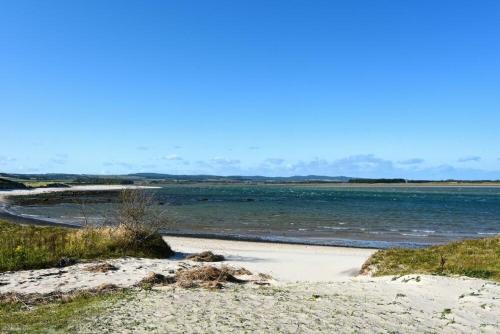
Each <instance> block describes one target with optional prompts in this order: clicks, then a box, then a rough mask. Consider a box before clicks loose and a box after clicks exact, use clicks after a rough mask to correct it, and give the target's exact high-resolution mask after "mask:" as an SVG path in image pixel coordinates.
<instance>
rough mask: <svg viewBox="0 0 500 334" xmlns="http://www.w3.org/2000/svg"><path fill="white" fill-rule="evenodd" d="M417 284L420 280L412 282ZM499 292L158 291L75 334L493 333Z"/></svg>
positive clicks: (449, 287)
mask: <svg viewBox="0 0 500 334" xmlns="http://www.w3.org/2000/svg"><path fill="white" fill-rule="evenodd" d="M417 277H418V278H417ZM499 296H500V286H499V285H497V284H495V283H492V282H486V281H482V280H475V279H465V278H446V277H434V276H416V275H411V276H404V277H400V278H398V279H395V280H393V279H392V278H391V277H384V278H376V279H371V278H367V277H363V278H358V279H348V280H345V281H341V282H333V283H294V284H286V285H282V286H271V287H257V286H255V285H243V286H235V285H232V286H229V287H227V288H226V289H224V290H221V291H209V290H205V289H194V290H184V289H179V288H173V287H162V288H158V289H154V290H152V291H140V292H137V294H135V295H134V296H132V298H130V299H127V300H120V301H118V302H116V303H109V304H108V305H106V307H105V311H104V312H102V313H101V314H99V315H94V316H91V317H89V318H87V319H85V320H84V321H81V322H79V323H77V324H75V325H74V326H73V329H74V330H75V331H77V332H79V333H498V331H499V328H500V323H499V319H500V317H499V316H500V314H499V309H500V300H499Z"/></svg>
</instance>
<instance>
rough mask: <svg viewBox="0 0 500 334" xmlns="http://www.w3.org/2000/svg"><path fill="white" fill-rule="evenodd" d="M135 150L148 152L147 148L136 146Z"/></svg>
mask: <svg viewBox="0 0 500 334" xmlns="http://www.w3.org/2000/svg"><path fill="white" fill-rule="evenodd" d="M136 149H137V150H139V151H147V150H149V147H148V146H137V147H136Z"/></svg>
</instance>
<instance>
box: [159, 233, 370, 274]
mask: <svg viewBox="0 0 500 334" xmlns="http://www.w3.org/2000/svg"><path fill="white" fill-rule="evenodd" d="M165 240H166V241H167V242H168V243H169V245H170V246H171V247H172V249H174V250H175V251H179V252H183V253H198V252H201V251H205V250H211V251H213V252H215V253H217V254H222V255H224V256H225V257H226V259H227V261H225V263H227V264H228V265H231V266H235V267H245V268H247V269H249V270H250V271H258V272H262V273H266V274H270V275H271V276H273V278H275V279H277V280H278V281H281V282H294V281H310V282H328V281H335V280H341V279H345V278H348V277H352V276H355V275H357V274H358V272H359V269H360V268H361V266H362V265H363V263H364V262H365V261H366V260H367V259H368V258H369V257H370V255H371V254H373V253H374V252H375V251H376V250H374V249H363V248H348V247H325V246H306V245H291V244H276V243H266V242H246V241H231V240H214V239H199V238H185V237H170V236H168V237H165Z"/></svg>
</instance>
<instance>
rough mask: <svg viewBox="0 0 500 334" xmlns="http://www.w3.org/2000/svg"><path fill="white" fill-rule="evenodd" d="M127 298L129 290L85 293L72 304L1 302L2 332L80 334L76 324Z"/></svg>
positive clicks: (59, 302)
mask: <svg viewBox="0 0 500 334" xmlns="http://www.w3.org/2000/svg"><path fill="white" fill-rule="evenodd" d="M127 295H128V292H125V291H123V292H116V293H112V294H109V293H108V294H103V295H87V294H81V295H79V296H76V297H75V298H73V299H71V300H69V301H57V302H51V303H48V304H41V305H36V306H29V307H27V306H25V305H24V304H21V303H1V302H0V333H47V332H50V333H54V332H60V333H69V332H75V333H76V332H77V330H76V329H75V328H74V324H76V323H78V322H79V321H81V320H82V319H84V318H85V317H89V316H92V315H93V314H97V313H98V312H100V311H102V310H104V309H105V308H107V307H108V306H109V305H110V303H112V302H114V301H116V300H118V299H120V298H126V297H127Z"/></svg>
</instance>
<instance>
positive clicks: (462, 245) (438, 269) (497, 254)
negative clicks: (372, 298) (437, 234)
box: [362, 236, 500, 281]
mask: <svg viewBox="0 0 500 334" xmlns="http://www.w3.org/2000/svg"><path fill="white" fill-rule="evenodd" d="M362 272H371V273H372V274H373V275H374V276H383V275H406V274H415V273H419V274H435V275H461V276H468V277H476V278H483V279H490V280H495V281H500V236H496V237H491V238H484V239H472V240H464V241H458V242H453V243H450V244H446V245H440V246H433V247H427V248H421V249H403V248H394V249H387V250H380V251H378V252H376V253H375V254H373V255H372V256H371V257H370V258H369V259H368V260H367V261H366V262H365V264H364V265H363V268H362Z"/></svg>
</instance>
